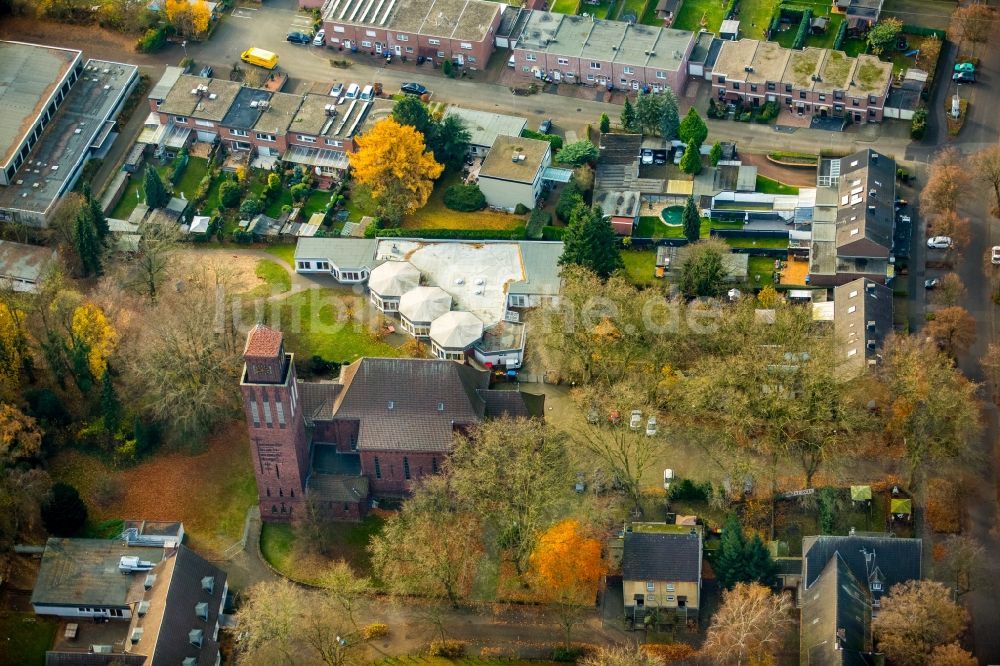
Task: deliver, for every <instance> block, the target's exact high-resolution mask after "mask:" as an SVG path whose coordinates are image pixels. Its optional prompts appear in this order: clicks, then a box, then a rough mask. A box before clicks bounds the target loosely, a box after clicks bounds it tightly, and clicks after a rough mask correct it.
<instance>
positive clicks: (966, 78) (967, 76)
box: [951, 72, 976, 83]
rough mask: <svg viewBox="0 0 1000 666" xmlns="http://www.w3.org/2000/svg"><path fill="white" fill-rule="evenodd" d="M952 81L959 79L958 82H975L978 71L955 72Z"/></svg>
mask: <svg viewBox="0 0 1000 666" xmlns="http://www.w3.org/2000/svg"><path fill="white" fill-rule="evenodd" d="M951 80H952V81H957V82H958V83H975V82H976V73H975V72H955V73H954V74H952V75H951Z"/></svg>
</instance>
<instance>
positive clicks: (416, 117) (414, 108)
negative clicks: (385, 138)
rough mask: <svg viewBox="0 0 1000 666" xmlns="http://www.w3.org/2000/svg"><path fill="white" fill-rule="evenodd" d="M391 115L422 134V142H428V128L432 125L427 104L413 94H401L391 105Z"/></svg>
mask: <svg viewBox="0 0 1000 666" xmlns="http://www.w3.org/2000/svg"><path fill="white" fill-rule="evenodd" d="M392 117H393V118H395V119H396V122H397V123H399V124H400V125H410V126H411V127H413V129H415V130H417V131H418V132H420V133H421V134H423V135H424V143H428V144H429V143H430V130H431V127H432V126H433V125H434V119H433V118H431V113H430V111H428V110H427V105H426V104H424V103H423V102H422V101H420V98H419V97H416V96H414V95H403V97H402V98H401V99H400V100H399V101H398V102H396V103H395V104H394V105H393V107H392Z"/></svg>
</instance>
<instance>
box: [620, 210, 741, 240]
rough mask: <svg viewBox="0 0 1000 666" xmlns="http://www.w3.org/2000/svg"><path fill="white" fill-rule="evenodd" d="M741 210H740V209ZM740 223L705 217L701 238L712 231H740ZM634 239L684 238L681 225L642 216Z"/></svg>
mask: <svg viewBox="0 0 1000 666" xmlns="http://www.w3.org/2000/svg"><path fill="white" fill-rule="evenodd" d="M741 210H742V209H741ZM742 228H743V223H742V222H722V221H720V220H715V221H713V220H710V219H709V218H707V217H703V218H701V237H702V238H708V237H709V236H711V235H712V229H742ZM633 235H634V236H635V237H636V238H684V227H683V225H667V224H664V223H663V222H662V220H661V218H659V217H656V216H644V217H640V218H639V225H638V226H637V227H636V229H635V233H634V234H633Z"/></svg>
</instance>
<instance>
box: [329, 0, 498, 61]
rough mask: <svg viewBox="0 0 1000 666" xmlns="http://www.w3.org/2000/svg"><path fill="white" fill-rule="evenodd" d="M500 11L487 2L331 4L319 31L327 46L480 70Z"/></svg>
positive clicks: (341, 0)
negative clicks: (423, 59)
mask: <svg viewBox="0 0 1000 666" xmlns="http://www.w3.org/2000/svg"><path fill="white" fill-rule="evenodd" d="M504 7H506V5H504V4H501V3H497V2H488V1H487V0H379V1H378V2H375V1H374V0H331V1H330V2H328V3H327V8H326V9H325V10H324V12H323V27H324V29H325V30H326V43H327V46H329V47H331V48H339V49H348V50H353V51H368V52H370V53H372V54H373V55H374V54H381V53H387V54H388V53H391V54H393V55H395V56H397V57H402V56H406V57H409V58H416V57H417V56H424V57H425V58H428V59H430V60H432V61H435V62H441V61H443V60H451V61H452V62H454V63H456V64H458V65H465V66H468V67H471V68H485V67H486V63H487V61H488V60H489V58H490V54H491V53H493V45H494V42H493V40H494V35H495V34H496V31H497V28H498V27H499V25H500V19H501V17H502V16H503V10H504Z"/></svg>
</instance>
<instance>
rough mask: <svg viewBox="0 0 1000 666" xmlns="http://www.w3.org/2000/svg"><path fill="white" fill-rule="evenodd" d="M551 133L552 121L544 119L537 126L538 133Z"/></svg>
mask: <svg viewBox="0 0 1000 666" xmlns="http://www.w3.org/2000/svg"><path fill="white" fill-rule="evenodd" d="M551 131H552V119H551V118H546V119H545V120H543V121H542V122H540V123H539V124H538V132H539V133H540V134H549V133H550V132H551Z"/></svg>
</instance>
